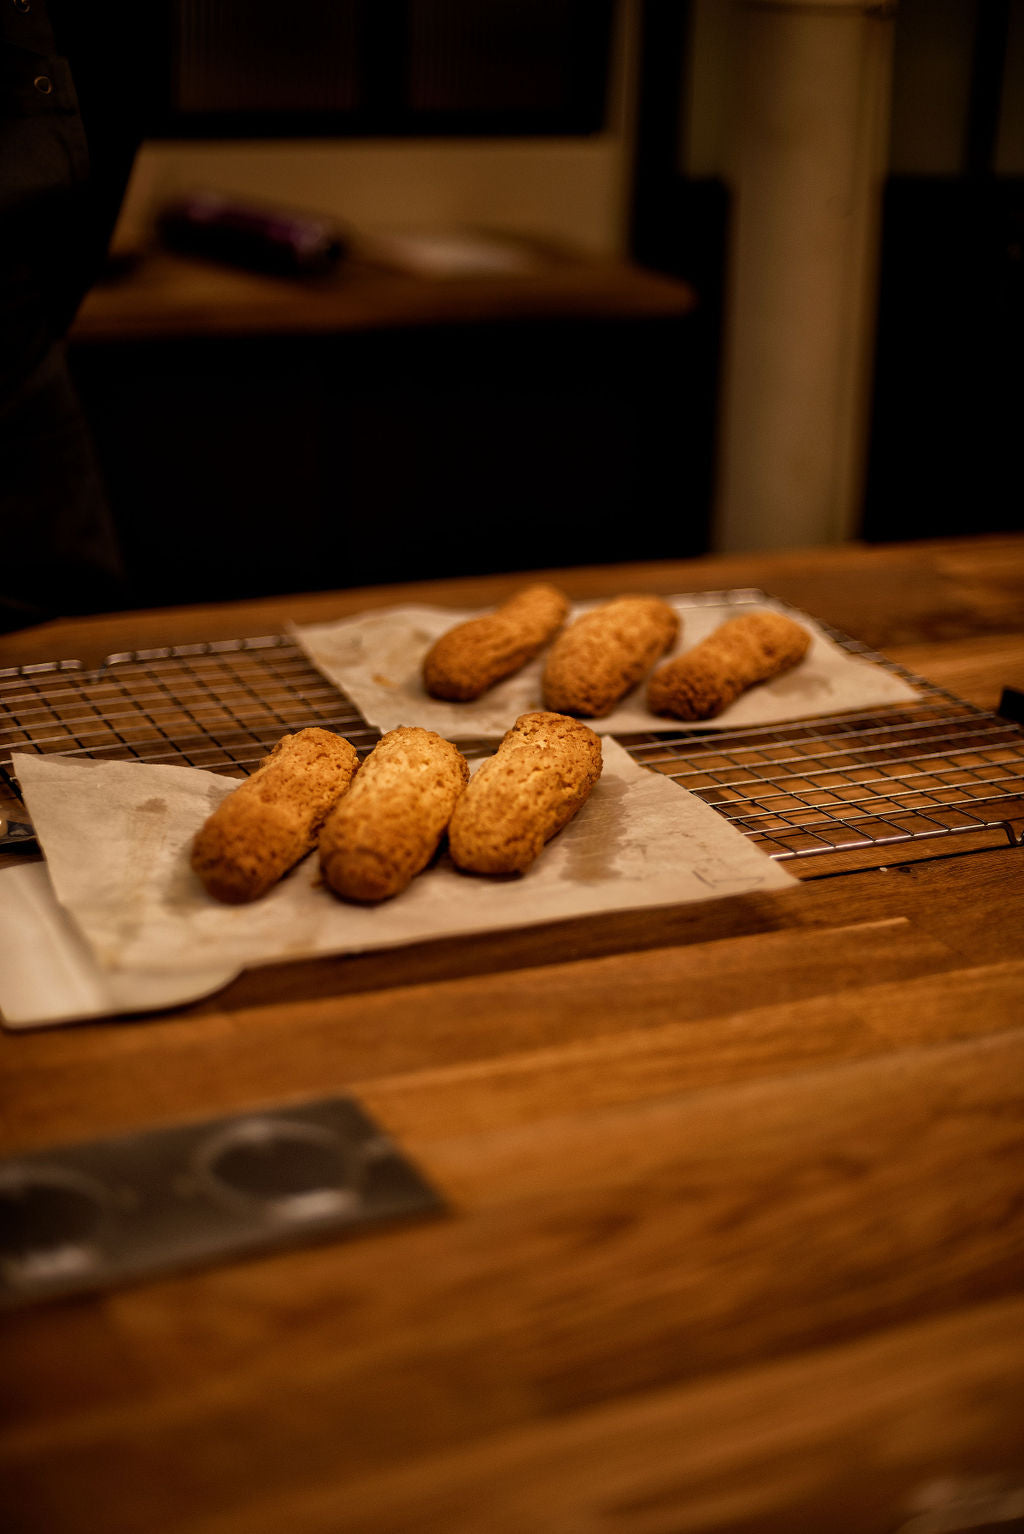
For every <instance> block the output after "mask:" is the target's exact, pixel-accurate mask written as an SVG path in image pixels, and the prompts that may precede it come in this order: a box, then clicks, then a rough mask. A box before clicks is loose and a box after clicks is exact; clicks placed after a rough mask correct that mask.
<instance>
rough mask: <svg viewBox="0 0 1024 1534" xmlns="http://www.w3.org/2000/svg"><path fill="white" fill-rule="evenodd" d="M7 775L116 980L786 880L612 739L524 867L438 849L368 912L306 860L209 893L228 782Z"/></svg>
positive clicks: (58, 764) (154, 774)
mask: <svg viewBox="0 0 1024 1534" xmlns="http://www.w3.org/2000/svg"><path fill="white" fill-rule="evenodd" d="M14 767H15V770H16V772H17V774H18V779H19V782H20V785H21V788H22V792H23V794H24V796H25V801H26V804H27V806H28V809H29V812H30V814H31V816H32V821H33V824H34V826H35V828H36V832H37V835H38V837H39V840H40V843H41V845H42V847H43V849H44V851H45V854H46V861H47V866H48V868H49V874H50V879H51V882H52V888H53V892H54V894H55V897H56V899H57V900H58V901H59V903H60V905H61V906H62V907H63V908H64V910H65V911H66V912H67V913H68V914H69V916H70V917H71V919H72V921H73V923H74V926H75V928H76V929H77V931H78V932H79V934H80V935H81V937H82V938H83V939H84V941H85V943H86V944H87V945H88V947H89V949H90V950H91V952H92V954H93V956H94V958H95V960H96V962H97V963H98V964H99V965H100V966H101V967H103V968H105V969H108V970H116V971H118V972H119V973H122V974H123V973H124V972H126V971H136V972H139V973H145V972H151V971H167V970H172V969H174V968H175V967H182V966H183V967H187V968H188V969H189V970H191V971H195V972H200V973H205V972H212V971H216V970H218V969H221V970H223V969H225V967H227V968H234V969H236V970H237V969H241V968H244V967H247V966H250V965H259V964H264V963H270V962H276V961H280V960H288V959H302V958H307V957H311V956H313V955H317V954H345V953H356V952H359V951H362V950H368V949H379V948H387V947H394V946H397V945H401V944H405V943H413V942H419V941H422V940H424V939H431V938H440V937H450V936H452V935H456V934H468V933H474V932H486V931H494V930H498V929H502V928H515V927H525V926H530V925H534V924H536V923H541V922H547V921H552V920H558V919H562V918H568V917H575V916H580V915H586V914H588V913H593V912H600V911H615V910H628V909H633V908H637V907H644V906H658V905H670V904H675V903H683V902H689V901H700V900H713V899H718V898H721V897H723V896H727V895H732V894H738V893H746V892H751V891H765V892H769V891H773V890H781V889H785V888H787V887H789V886H790V885H792V884H794V883H795V882H796V881H795V880H794V879H793V877H792V875H790V874H789V873H787V872H786V871H785V869H784V868H783V867H782V866H780V865H779V864H778V863H776V862H774V861H773V860H772V859H771V858H769V857H768V856H767V855H766V854H764V853H763V852H761V851H760V850H759V849H758V848H757V847H755V846H754V844H753V843H752V842H751V841H749V840H748V838H747V837H745V836H744V835H743V834H742V832H740V831H738V830H736V828H735V827H734V826H731V825H730V824H729V823H728V822H727V821H726V820H725V819H724V818H723V817H722V816H721V815H719V814H718V813H717V812H716V811H715V810H713V809H711V808H710V807H709V806H708V805H706V804H704V803H703V802H702V801H701V800H700V799H698V798H696V797H695V796H694V795H692V794H690V793H688V792H687V791H686V790H684V789H682V788H680V787H679V786H678V785H677V784H675V783H673V782H672V781H671V780H670V779H669V778H667V777H665V776H662V775H660V774H658V773H655V772H652V771H650V770H648V769H646V768H643V767H641V766H639V765H638V764H637V763H635V762H634V761H633V760H632V758H631V757H630V756H629V755H628V754H627V753H626V752H625V751H624V750H623V749H622V747H621V746H619V745H618V744H617V742H615V741H607V740H606V741H605V742H604V770H603V772H602V776H601V778H600V780H599V782H598V784H597V785H596V787H595V788H594V790H593V792H592V794H591V796H590V798H589V799H588V801H587V803H586V804H585V805H584V806H583V808H582V809H581V810H580V811H579V813H578V814H577V815H576V817H575V819H574V820H572V821H571V822H570V824H569V825H568V826H567V827H566V828H565V830H564V831H562V833H561V834H560V835H559V836H558V837H556V838H555V839H554V840H553V841H551V842H549V843H548V845H547V847H546V848H545V850H544V851H543V852H542V854H541V855H540V857H539V858H538V860H537V861H536V863H534V864H533V866H532V867H531V868H530V869H529V870H528V871H527V873H526V874H524V875H522V876H520V877H514V878H501V879H488V878H481V877H477V876H473V875H467V874H463V873H460V872H459V871H458V870H457V869H456V868H455V867H454V866H453V865H452V864H451V862H450V860H449V859H448V857H447V854H446V853H442V854H441V855H440V856H439V857H438V859H437V860H436V861H435V863H434V864H433V865H432V866H431V867H430V868H428V869H427V870H426V871H425V872H424V873H422V874H421V875H420V876H419V877H418V878H417V879H415V880H414V881H413V883H412V885H411V886H410V887H409V888H408V889H407V890H405V891H404V892H403V893H402V894H401V895H399V896H397V897H396V898H395V899H393V900H390V901H386V902H384V903H382V904H380V905H377V906H372V907H363V906H357V905H352V904H348V903H346V902H344V901H341V900H339V899H338V898H337V897H335V896H334V895H332V894H331V893H330V891H329V890H327V889H326V888H325V887H324V886H323V885H322V884H321V883H320V879H319V868H318V862H317V857H316V854H315V853H313V854H311V855H310V856H309V857H308V858H307V859H306V860H305V861H304V862H303V863H301V864H300V865H299V866H298V868H296V869H295V870H294V871H293V872H292V873H291V874H290V875H288V876H287V877H286V878H285V879H283V880H282V881H281V883H280V884H278V885H277V886H276V887H275V888H274V889H273V890H272V891H271V892H270V893H269V894H268V895H267V896H266V897H265V898H264V899H262V900H260V901H257V902H255V903H253V904H252V905H248V906H224V905H221V904H219V903H218V902H216V901H214V900H212V899H211V898H210V897H209V896H208V895H207V893H206V891H205V890H204V888H203V886H202V885H201V883H200V882H199V880H198V879H197V878H196V877H195V875H194V874H193V873H192V871H191V868H190V866H189V848H190V844H191V841H192V837H193V835H194V834H195V832H196V830H197V829H198V828H199V826H200V825H201V824H202V822H203V820H204V819H205V818H206V816H207V815H208V814H209V813H210V811H211V810H212V809H213V808H214V806H215V805H216V804H217V803H219V801H220V800H221V799H222V798H223V797H224V795H225V794H228V793H230V792H231V790H232V788H234V787H235V786H236V785H237V781H238V780H237V779H235V778H228V777H225V776H222V775H219V774H216V773H211V772H205V771H201V770H200V769H197V768H190V767H175V766H163V765H149V764H145V763H140V762H110V761H107V762H93V761H82V760H77V759H74V758H68V757H61V756H34V755H29V754H25V753H22V754H18V755H16V756H15V758H14ZM0 1000H2V996H0Z"/></svg>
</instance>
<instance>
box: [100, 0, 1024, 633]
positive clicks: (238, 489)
mask: <svg viewBox="0 0 1024 1534" xmlns="http://www.w3.org/2000/svg"><path fill="white" fill-rule="evenodd" d="M734 9H735V8H734V7H731V6H729V5H726V4H721V3H717V4H716V3H699V0H694V3H690V4H686V3H682V0H621V3H615V0H515V3H513V0H490V3H488V4H482V3H471V0H401V3H399V0H372V3H371V0H321V3H319V4H314V3H311V0H305V3H302V4H298V3H296V4H294V5H292V6H289V7H286V8H285V7H280V6H277V5H273V4H271V3H269V0H268V3H265V4H264V3H259V4H258V3H256V0H250V3H248V4H247V5H245V6H236V5H225V4H214V3H213V0H176V3H175V4H173V5H172V6H171V7H170V12H169V18H168V32H167V36H166V39H165V47H164V49H163V52H162V57H163V59H164V61H165V63H166V72H165V73H164V74H161V73H159V72H157V74H156V76H155V78H154V81H153V91H152V102H151V117H150V123H149V128H148V137H147V140H146V143H145V144H144V146H143V150H142V152H141V154H140V156H139V158H138V160H137V162H136V166H135V172H134V176H133V179H132V182H131V185H130V187H129V192H128V197H127V200H126V203H125V206H124V210H123V214H122V218H121V223H120V225H119V228H118V234H117V237H116V240H115V246H114V250H113V253H112V258H111V262H110V264H109V268H108V272H107V274H106V276H105V278H104V281H103V283H102V284H101V288H100V289H99V290H98V291H97V293H96V294H95V295H94V300H93V301H91V306H90V304H87V306H86V309H85V310H84V311H83V314H82V316H81V317H80V323H79V325H78V327H77V328H76V330H75V331H74V332H73V335H72V348H71V357H72V365H73V368H74V373H75V377H76V380H77V382H78V385H79V388H80V391H81V394H82V397H83V401H84V403H85V407H86V411H87V414H88V417H89V420H90V423H91V425H92V427H93V431H94V434H95V437H96V441H97V445H98V449H99V453H100V458H101V463H102V466H103V470H104V473H105V476H106V480H107V484H108V487H109V492H110V496H111V500H112V503H113V507H114V512H115V516H116V519H117V523H118V528H119V531H120V535H121V537H122V540H123V543H124V546H125V550H126V554H127V557H128V562H129V569H130V575H131V582H132V596H133V599H134V601H135V602H136V603H137V604H138V605H146V604H151V603H171V602H181V601H196V600H204V599H216V598H229V597H234V596H250V595H258V594H261V593H264V592H272V591H285V590H289V589H295V590H300V589H315V588H322V587H330V586H346V585H355V584H365V583H369V582H378V581H390V580H403V579H413V578H418V577H424V578H426V577H430V576H434V575H448V574H451V575H458V574H465V573H476V572H484V571H491V570H501V569H521V568H530V567H534V568H537V567H541V566H548V565H558V564H564V563H570V562H571V563H576V562H582V563H590V562H604V561H612V560H621V559H649V558H662V557H683V556H687V555H690V554H699V553H702V552H704V551H706V550H709V549H710V548H712V547H713V544H714V501H715V493H716V481H717V470H718V452H719V402H720V394H721V376H720V375H721V357H722V324H723V308H724V295H725V293H726V272H727V261H728V250H729V232H730V216H731V213H732V196H731V191H730V162H729V155H730V149H729V113H730V101H731V95H730V89H731V85H732V81H733V78H734V55H733V36H732V31H731V27H732V20H733V13H734ZM197 186H198V187H202V186H213V187H216V188H218V189H220V190H221V191H224V192H228V193H231V194H232V195H234V196H236V197H238V198H240V199H242V200H245V199H249V200H250V201H253V202H254V203H266V204H268V205H269V204H277V205H281V206H298V207H301V208H306V209H312V210H315V211H319V212H321V213H324V214H327V215H329V216H330V217H331V218H334V219H336V220H337V221H338V224H339V226H340V227H342V228H343V229H345V230H346V231H348V232H349V233H351V234H352V235H353V237H354V241H355V246H356V248H357V250H358V249H359V248H361V244H362V242H363V241H364V240H365V239H367V238H370V237H373V236H380V235H382V234H384V235H387V234H388V233H390V232H392V231H395V230H399V231H401V230H410V229H411V230H413V231H414V232H415V231H417V230H419V231H423V230H431V231H435V232H436V231H437V230H460V229H465V228H466V227H473V228H478V229H485V230H487V231H489V232H490V233H491V234H497V235H498V236H500V237H501V238H503V239H505V240H507V241H508V242H509V247H510V249H513V250H514V248H515V244H516V242H517V241H534V240H537V241H540V242H542V243H544V242H546V243H548V244H550V246H551V247H552V248H553V249H557V250H558V251H560V252H562V253H563V254H565V253H567V259H577V258H578V259H580V260H582V261H584V262H590V261H592V262H596V263H602V264H603V265H604V266H606V267H607V269H608V271H609V272H610V273H612V274H614V273H615V272H618V273H619V274H620V275H619V280H620V281H621V284H622V285H623V286H622V292H623V295H624V300H623V302H622V304H621V305H620V306H617V305H616V301H615V297H614V294H615V291H616V289H615V283H614V281H612V282H611V283H610V287H609V292H610V293H611V295H612V296H611V297H610V298H609V299H608V300H607V301H606V302H604V303H603V304H602V305H598V306H596V308H594V309H591V310H590V311H589V312H584V313H580V312H579V311H578V307H577V308H576V310H575V311H574V307H573V306H571V305H569V306H566V309H565V311H564V312H560V311H559V307H558V304H557V302H554V301H549V302H546V303H543V304H541V305H540V306H539V311H540V312H534V313H527V314H524V313H522V312H517V309H516V306H514V305H513V306H512V308H511V309H509V308H508V307H506V306H502V305H498V306H496V308H495V312H494V313H493V315H490V316H488V315H487V313H486V305H484V312H482V313H481V312H478V313H476V314H475V317H474V319H473V322H472V323H458V322H453V321H452V319H451V309H452V305H451V303H450V302H449V301H448V299H447V297H446V295H445V285H446V284H450V283H453V282H461V283H462V284H465V283H467V282H469V283H472V282H474V281H485V280H486V279H485V278H483V277H480V276H475V275H474V274H473V273H472V272H470V273H469V274H468V275H465V274H464V275H463V276H461V277H448V278H436V277H435V278H424V279H422V280H423V281H425V282H428V283H429V282H433V283H434V284H435V286H434V288H433V290H432V291H434V292H436V293H437V294H438V302H437V306H436V314H433V315H431V313H430V305H429V300H428V301H427V303H426V304H425V306H421V308H420V311H419V313H418V316H417V319H416V322H415V323H405V324H402V323H393V322H388V323H375V322H374V321H373V319H372V318H369V319H367V321H366V323H365V324H360V325H356V326H352V325H347V326H345V327H340V328H339V327H338V326H337V325H336V324H333V323H325V324H324V325H323V326H322V327H319V328H318V327H317V326H315V325H313V326H310V325H306V324H304V325H303V326H302V327H299V328H295V329H294V330H292V331H289V330H288V328H287V327H283V328H282V327H275V328H274V330H273V332H272V333H271V332H270V331H268V330H267V329H266V328H265V327H263V326H261V324H260V323H259V320H258V318H256V319H254V321H253V322H252V324H251V326H250V328H249V331H248V333H246V332H245V330H244V329H241V328H236V329H235V331H234V333H232V334H230V335H223V334H218V333H216V326H214V327H212V329H211V328H207V329H206V331H205V332H204V330H203V327H201V326H198V327H197V326H192V327H187V326H186V327H184V328H183V329H182V331H181V332H180V333H176V332H175V331H174V330H173V328H172V329H171V330H170V331H169V330H168V327H167V326H161V325H154V326H153V327H152V330H151V333H148V334H147V333H146V328H145V326H144V325H141V326H140V325H139V324H138V323H135V324H133V325H132V326H131V327H129V328H125V327H124V326H119V325H118V323H117V322H116V316H117V305H118V302H119V298H118V295H119V294H120V293H122V292H124V293H126V294H131V293H135V294H137V293H138V292H139V291H140V284H141V285H144V284H145V282H146V280H147V279H146V271H147V263H150V262H151V261H152V260H153V259H154V248H155V245H156V244H158V238H157V234H156V233H155V229H156V222H155V221H156V218H157V215H158V213H159V211H160V209H161V208H162V207H164V206H166V204H167V202H168V200H169V199H172V198H174V197H176V196H178V195H179V194H181V193H182V192H186V191H188V190H189V189H190V188H193V187H197ZM883 190H884V204H883V212H882V220H881V232H880V248H881V255H880V273H879V279H878V296H877V319H875V315H874V313H873V324H874V325H875V333H874V335H873V337H872V342H873V361H872V379H873V383H872V390H871V396H872V398H871V412H870V427H869V434H868V441H867V443H866V445H865V450H864V451H865V465H864V479H865V489H864V496H863V507H862V513H861V522H860V527H859V528H857V529H856V530H855V532H856V534H857V535H858V536H862V537H864V538H866V539H869V540H882V539H903V538H910V539H913V538H918V537H926V536H933V535H937V534H946V533H949V534H955V533H961V532H977V531H999V530H1004V529H1010V528H1019V527H1020V526H1021V525H1022V524H1024V517H1022V505H1024V497H1022V494H1021V487H1020V478H1019V475H1018V471H1017V467H1016V459H1017V448H1016V439H1017V436H1018V434H1019V423H1020V421H1021V417H1022V411H1021V406H1022V403H1024V401H1022V383H1021V365H1020V360H1019V359H1020V356H1021V342H1022V339H1024V337H1022V240H1024V0H1002V3H998V4H997V3H988V0H902V3H901V4H900V5H899V6H898V7H896V8H895V11H894V16H893V53H892V89H891V113H890V126H889V149H888V168H887V174H886V177H885V184H884V189H883ZM361 269H362V268H361V267H360V264H359V262H356V263H355V265H352V264H350V263H346V262H343V263H342V265H341V267H340V268H339V269H338V271H337V273H336V274H335V275H334V276H333V277H332V278H330V279H329V281H330V282H335V283H345V282H355V281H356V280H358V273H359V271H360V270H361ZM396 269H397V268H396ZM637 271H644V272H649V273H657V274H662V275H664V276H665V277H666V278H668V279H671V281H672V282H673V283H679V284H680V285H685V287H686V288H687V289H689V290H691V291H692V294H693V296H694V299H695V303H694V305H693V306H692V307H687V306H685V305H679V304H674V303H667V304H666V307H665V310H664V312H661V313H659V312H657V306H656V305H655V306H654V309H653V312H643V313H638V312H636V311H637V306H636V305H635V304H631V303H630V302H629V299H628V294H629V288H628V284H629V278H630V273H633V272H637ZM279 280H280V281H283V282H289V281H292V282H298V281H300V279H287V278H286V279H279ZM524 280H527V281H534V282H538V283H541V284H542V283H543V280H544V278H543V272H541V273H540V274H539V275H537V274H536V273H535V274H534V276H532V277H530V278H528V279H524ZM317 282H319V284H320V291H327V287H325V283H326V282H327V279H324V278H323V277H320V278H317V279H314V281H313V283H312V287H311V286H310V283H308V282H307V283H306V288H307V289H309V290H311V291H312V292H313V294H314V295H315V293H316V291H317V288H316V283H317ZM666 291H668V290H666Z"/></svg>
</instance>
